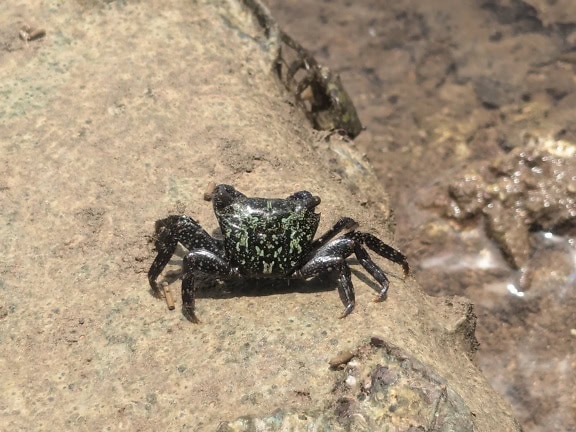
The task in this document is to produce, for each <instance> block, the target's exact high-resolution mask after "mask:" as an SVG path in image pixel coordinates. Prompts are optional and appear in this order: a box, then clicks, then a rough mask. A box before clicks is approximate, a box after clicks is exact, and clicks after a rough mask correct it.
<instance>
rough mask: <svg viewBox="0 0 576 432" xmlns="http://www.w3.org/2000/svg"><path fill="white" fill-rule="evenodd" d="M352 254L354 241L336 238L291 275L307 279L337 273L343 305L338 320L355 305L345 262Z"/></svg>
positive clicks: (350, 279)
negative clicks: (332, 272) (342, 310)
mask: <svg viewBox="0 0 576 432" xmlns="http://www.w3.org/2000/svg"><path fill="white" fill-rule="evenodd" d="M352 253H354V241H353V240H351V239H347V238H344V237H342V238H338V239H336V240H333V241H331V242H329V243H328V244H326V245H325V246H323V247H322V248H320V249H319V250H318V251H317V252H316V253H315V254H314V256H313V257H312V258H311V259H310V260H309V261H308V262H306V263H305V264H304V265H303V266H302V267H301V268H299V269H298V270H296V271H295V272H294V273H293V274H292V277H293V278H297V279H309V278H311V277H314V276H319V275H322V274H325V273H329V272H331V271H337V272H338V294H339V295H340V299H341V300H342V303H343V304H344V312H343V313H342V315H341V316H340V318H344V317H345V316H347V315H349V314H350V312H352V311H353V310H354V306H355V304H356V300H355V296H354V286H353V285H352V277H351V275H350V267H349V266H348V263H347V262H346V258H347V257H349V256H350V255H351V254H352Z"/></svg>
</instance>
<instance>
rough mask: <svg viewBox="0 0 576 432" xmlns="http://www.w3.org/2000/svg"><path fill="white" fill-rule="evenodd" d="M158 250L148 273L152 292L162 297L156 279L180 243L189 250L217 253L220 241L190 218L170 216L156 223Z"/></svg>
mask: <svg viewBox="0 0 576 432" xmlns="http://www.w3.org/2000/svg"><path fill="white" fill-rule="evenodd" d="M156 237H157V238H156V250H157V251H158V255H157V256H156V258H155V259H154V262H153V263H152V265H151V266H150V270H149V271H148V281H149V282H150V287H151V288H152V291H153V292H154V293H155V294H156V295H157V296H160V290H159V288H158V285H157V284H156V279H158V276H160V273H162V270H164V267H166V264H168V262H169V261H170V258H171V257H172V255H173V254H174V251H175V250H176V246H177V245H178V242H180V243H182V245H183V246H184V247H185V248H186V249H188V250H191V249H199V248H205V249H208V250H212V251H214V252H217V251H219V250H220V249H221V245H220V244H219V241H218V240H216V239H215V238H213V237H211V236H210V235H209V234H208V233H207V232H206V231H204V229H202V227H201V226H200V225H198V223H197V222H196V221H195V220H194V219H192V218H191V217H189V216H169V217H167V218H166V219H161V220H159V221H157V222H156Z"/></svg>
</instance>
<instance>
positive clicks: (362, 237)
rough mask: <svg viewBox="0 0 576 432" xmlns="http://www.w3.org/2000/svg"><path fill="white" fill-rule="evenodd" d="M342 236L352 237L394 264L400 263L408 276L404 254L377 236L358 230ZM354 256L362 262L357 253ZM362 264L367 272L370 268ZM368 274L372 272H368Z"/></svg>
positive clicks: (408, 268)
mask: <svg viewBox="0 0 576 432" xmlns="http://www.w3.org/2000/svg"><path fill="white" fill-rule="evenodd" d="M344 237H346V238H349V239H352V240H354V241H355V242H356V243H358V244H365V245H366V246H368V247H369V248H370V249H371V250H373V251H374V252H376V253H377V254H378V255H380V256H381V257H384V258H386V259H388V260H390V261H392V262H394V263H396V264H400V265H401V266H402V269H403V270H404V276H408V274H409V273H410V267H409V266H408V260H407V259H406V256H405V255H404V254H402V253H400V252H399V251H397V250H396V249H394V248H393V247H392V246H388V245H387V244H386V243H384V242H383V241H382V240H380V239H379V238H378V237H376V236H374V235H372V234H370V233H366V232H360V231H352V232H349V233H347V234H345V235H344ZM364 252H366V251H364ZM366 255H368V254H366ZM356 256H357V257H358V261H360V263H362V259H361V258H360V256H358V255H356ZM368 259H369V260H370V261H372V260H371V259H370V258H368ZM372 264H374V263H372ZM374 265H376V264H374ZM362 266H363V267H364V268H365V269H366V270H367V271H368V272H370V269H369V268H368V267H366V266H364V264H362ZM370 274H372V273H371V272H370ZM373 276H374V275H373Z"/></svg>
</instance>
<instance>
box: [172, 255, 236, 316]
mask: <svg viewBox="0 0 576 432" xmlns="http://www.w3.org/2000/svg"><path fill="white" fill-rule="evenodd" d="M201 273H205V274H209V275H211V276H215V277H221V278H230V277H236V276H239V273H238V269H236V268H234V267H230V266H229V265H228V263H227V262H226V261H224V259H222V258H220V257H219V256H218V255H216V254H214V253H213V252H211V251H209V250H206V249H195V250H193V251H191V252H190V253H188V255H186V256H185V257H184V262H183V267H182V312H183V313H184V316H185V317H186V318H188V320H190V321H192V322H194V323H197V322H199V320H198V318H197V317H196V314H195V308H196V306H195V298H196V288H195V286H194V276H196V275H198V274H201Z"/></svg>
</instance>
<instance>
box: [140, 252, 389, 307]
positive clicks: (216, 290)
mask: <svg viewBox="0 0 576 432" xmlns="http://www.w3.org/2000/svg"><path fill="white" fill-rule="evenodd" d="M348 263H349V264H350V265H351V271H352V274H353V275H354V276H355V277H356V278H357V279H359V280H361V281H362V282H363V283H364V284H366V285H367V286H368V287H370V288H371V289H372V290H373V292H379V291H380V285H379V284H378V283H377V282H376V281H374V280H373V279H372V278H370V277H369V276H368V275H366V274H365V273H364V272H363V269H362V267H361V266H360V264H359V263H358V262H357V261H356V260H355V259H351V260H349V261H348ZM387 274H388V276H389V277H390V279H392V280H394V279H397V278H398V276H397V275H396V274H394V273H387ZM181 276H182V271H181V270H170V271H167V272H166V273H165V275H164V278H163V281H162V282H164V283H165V284H167V288H170V290H171V291H172V292H173V294H174V295H175V296H176V297H179V296H180V289H179V286H178V285H179V284H178V283H177V282H178V281H179V280H181ZM195 284H196V286H197V289H196V298H197V299H201V298H211V299H230V298H236V297H264V296H270V295H282V294H290V293H302V294H311V293H319V292H327V291H335V290H337V288H338V274H337V273H336V272H334V271H333V272H329V273H326V274H324V275H321V276H317V277H314V278H311V279H307V280H302V279H251V278H246V279H219V278H215V277H213V276H209V275H202V276H198V277H197V278H196V280H195ZM150 292H151V294H154V293H153V292H152V290H150Z"/></svg>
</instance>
